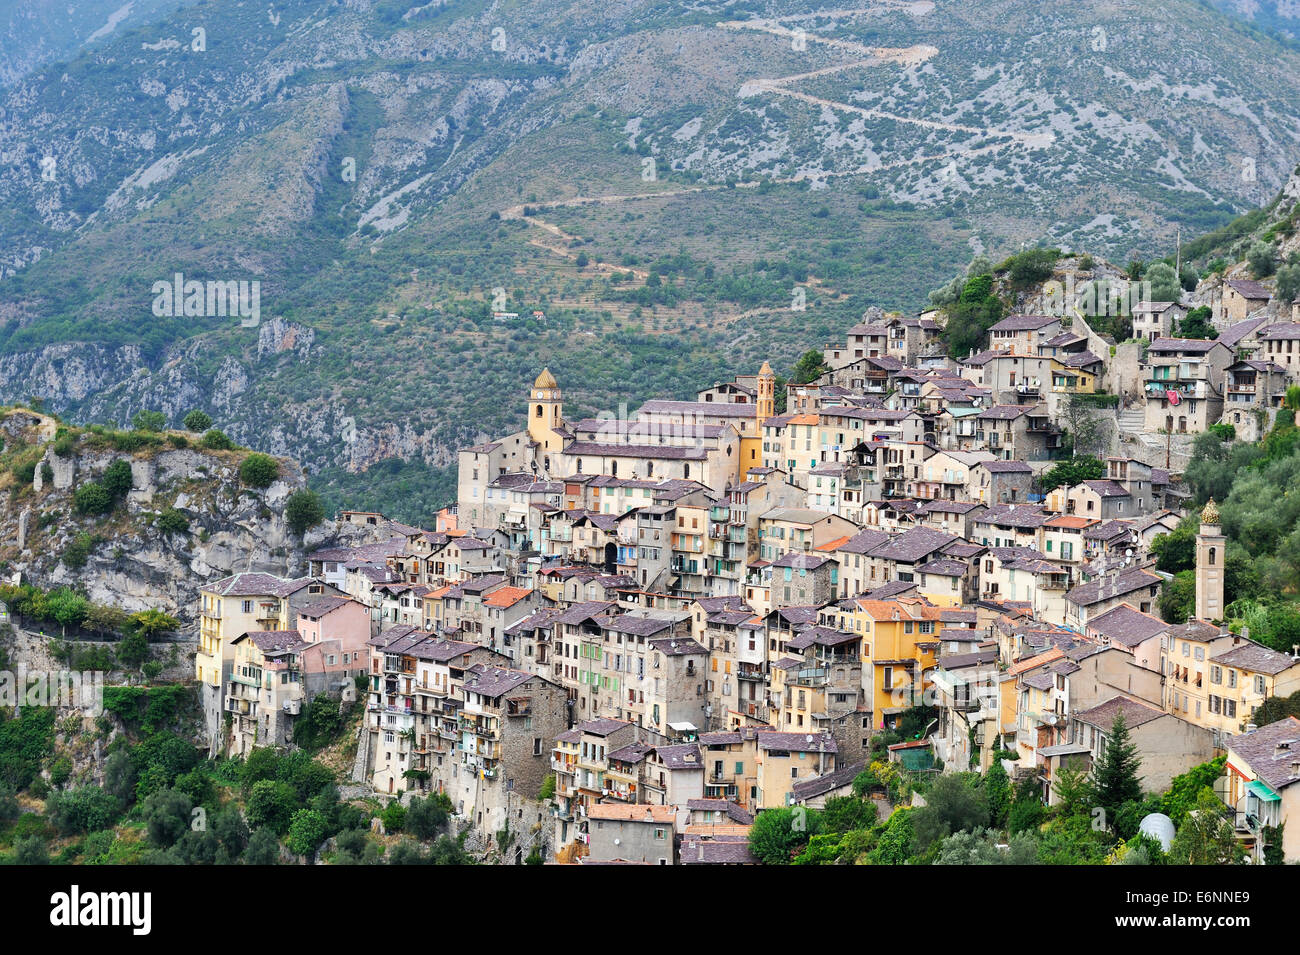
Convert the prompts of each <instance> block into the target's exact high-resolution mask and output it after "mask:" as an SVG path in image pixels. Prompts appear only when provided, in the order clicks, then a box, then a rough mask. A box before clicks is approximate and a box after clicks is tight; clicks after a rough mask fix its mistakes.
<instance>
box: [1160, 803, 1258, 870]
mask: <svg viewBox="0 0 1300 955" xmlns="http://www.w3.org/2000/svg"><path fill="white" fill-rule="evenodd" d="M1244 855H1245V851H1244V850H1243V849H1242V847H1241V843H1239V842H1238V841H1237V836H1236V833H1234V832H1233V829H1232V823H1230V822H1228V820H1227V819H1225V818H1224V817H1223V806H1222V804H1221V803H1220V802H1219V800H1218V798H1217V797H1216V796H1215V795H1214V793H1213V792H1209V791H1207V790H1201V792H1200V794H1199V795H1198V796H1197V797H1196V808H1195V809H1194V810H1193V811H1189V812H1188V813H1187V816H1186V818H1185V819H1184V820H1183V824H1182V825H1181V826H1179V827H1178V831H1177V833H1176V834H1175V835H1174V841H1173V842H1172V843H1171V844H1170V846H1169V861H1170V862H1172V863H1174V864H1175V865H1232V864H1235V863H1238V862H1240V861H1241V860H1242V858H1243V857H1244Z"/></svg>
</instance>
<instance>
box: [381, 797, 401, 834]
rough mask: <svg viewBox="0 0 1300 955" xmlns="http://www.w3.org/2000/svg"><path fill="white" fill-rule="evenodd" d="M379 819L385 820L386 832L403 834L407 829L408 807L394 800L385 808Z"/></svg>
mask: <svg viewBox="0 0 1300 955" xmlns="http://www.w3.org/2000/svg"><path fill="white" fill-rule="evenodd" d="M379 818H380V819H381V820H383V823H384V832H401V831H402V830H403V829H404V828H405V827H406V807H405V806H403V805H402V804H401V803H400V802H398V801H397V800H396V799H394V800H392V801H390V802H389V803H388V805H387V806H385V807H384V811H383V812H382V813H380V814H379Z"/></svg>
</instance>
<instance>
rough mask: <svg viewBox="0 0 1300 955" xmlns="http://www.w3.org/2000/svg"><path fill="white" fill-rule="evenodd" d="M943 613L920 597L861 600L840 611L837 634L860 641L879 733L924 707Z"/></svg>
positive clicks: (866, 686) (866, 685)
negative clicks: (915, 708)
mask: <svg viewBox="0 0 1300 955" xmlns="http://www.w3.org/2000/svg"><path fill="white" fill-rule="evenodd" d="M944 612H945V608H942V607H936V606H934V605H932V604H931V603H930V602H929V601H927V600H924V599H922V598H918V597H901V598H899V599H897V600H870V599H868V598H860V599H856V600H850V601H846V602H844V603H843V604H842V605H841V606H840V609H839V611H838V617H839V628H840V629H841V630H845V631H848V632H850V633H856V634H860V635H861V637H862V684H863V688H864V690H866V691H867V697H868V699H867V705H868V706H869V707H870V709H871V712H872V715H873V719H874V722H875V725H876V726H877V727H880V726H883V725H888V724H889V722H890V721H891V720H892V718H894V717H896V716H897V715H898V714H899V713H901V712H902V711H903V710H906V709H908V708H910V707H912V706H916V705H919V704H921V703H922V702H923V701H924V700H923V697H924V693H925V691H926V690H927V689H928V688H929V685H930V684H929V676H930V672H931V671H932V670H933V669H934V664H935V657H936V656H937V651H938V649H939V642H940V640H939V634H940V632H941V631H942V628H943V621H942V616H943V614H944Z"/></svg>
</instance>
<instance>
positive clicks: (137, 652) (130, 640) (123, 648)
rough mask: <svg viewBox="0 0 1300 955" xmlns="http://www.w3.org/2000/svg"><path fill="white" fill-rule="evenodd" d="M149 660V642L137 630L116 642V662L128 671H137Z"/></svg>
mask: <svg viewBox="0 0 1300 955" xmlns="http://www.w3.org/2000/svg"><path fill="white" fill-rule="evenodd" d="M148 659H149V641H148V640H146V639H145V636H144V634H143V633H141V632H140V631H139V630H133V631H132V632H131V633H128V634H127V635H126V636H125V637H123V638H122V639H121V641H119V642H118V645H117V662H118V663H120V664H121V665H122V666H123V667H124V668H126V669H128V670H138V669H139V668H140V667H141V666H143V665H144V663H145V661H146V660H148Z"/></svg>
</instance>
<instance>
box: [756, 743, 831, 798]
mask: <svg viewBox="0 0 1300 955" xmlns="http://www.w3.org/2000/svg"><path fill="white" fill-rule="evenodd" d="M836 752H837V748H836V746H835V740H834V739H833V738H832V737H831V735H830V734H829V733H825V734H820V735H819V734H814V733H777V732H768V731H764V730H759V731H758V752H757V755H756V758H755V764H756V765H755V772H756V774H757V780H758V798H757V801H756V802H755V805H754V807H753V808H755V809H775V808H777V807H780V806H789V805H793V803H794V799H793V796H792V793H791V791H792V790H793V788H794V784H795V783H797V782H800V781H802V780H807V779H812V778H813V777H814V776H823V775H825V774H826V773H829V772H830V771H831V770H833V769H834V768H835V753H836Z"/></svg>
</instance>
